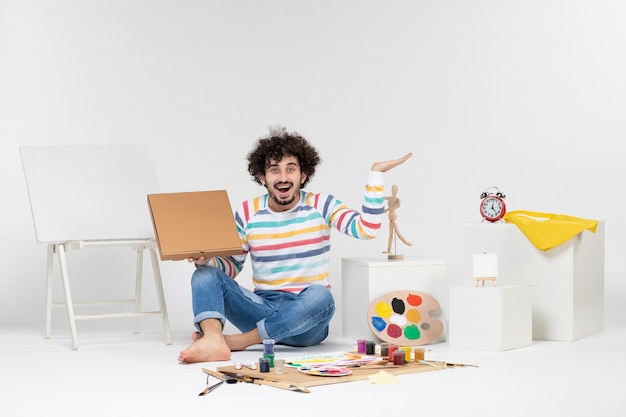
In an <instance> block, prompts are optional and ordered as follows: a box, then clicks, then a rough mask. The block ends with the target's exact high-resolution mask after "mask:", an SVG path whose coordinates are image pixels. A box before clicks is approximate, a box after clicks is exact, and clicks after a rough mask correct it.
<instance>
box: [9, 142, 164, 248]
mask: <svg viewBox="0 0 626 417" xmlns="http://www.w3.org/2000/svg"><path fill="white" fill-rule="evenodd" d="M20 154H21V157H22V165H23V168H24V174H25V176H26V185H27V188H28V195H29V199H30V206H31V210H32V215H33V221H34V226H35V234H36V238H37V241H38V242H39V243H56V242H67V241H72V240H84V241H87V240H112V239H145V238H153V237H154V230H153V227H152V220H151V218H150V212H149V210H148V203H147V195H148V194H151V193H158V192H160V189H159V181H158V176H157V172H156V168H155V165H154V161H153V158H152V151H151V148H150V145H139V144H138V145H133V144H131V145H69V146H22V147H20Z"/></svg>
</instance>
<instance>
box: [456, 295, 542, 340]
mask: <svg viewBox="0 0 626 417" xmlns="http://www.w3.org/2000/svg"><path fill="white" fill-rule="evenodd" d="M448 301H449V303H450V308H449V314H448V316H449V319H448V320H449V327H448V344H449V345H450V347H455V348H468V349H482V350H499V351H502V350H509V349H515V348H520V347H524V346H529V345H531V344H532V289H531V287H530V285H497V286H495V287H493V286H491V285H489V286H485V287H482V286H480V287H476V286H471V287H470V286H462V287H461V286H459V287H451V288H450V298H449V299H448Z"/></svg>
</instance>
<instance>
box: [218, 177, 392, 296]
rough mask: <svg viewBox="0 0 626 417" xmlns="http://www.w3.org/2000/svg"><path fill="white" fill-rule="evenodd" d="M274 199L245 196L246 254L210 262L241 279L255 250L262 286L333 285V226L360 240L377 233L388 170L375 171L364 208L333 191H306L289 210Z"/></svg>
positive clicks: (240, 219) (241, 226)
mask: <svg viewBox="0 0 626 417" xmlns="http://www.w3.org/2000/svg"><path fill="white" fill-rule="evenodd" d="M268 199H269V195H268V194H265V195H262V196H259V197H256V198H254V199H251V200H247V201H244V202H243V203H242V204H241V206H240V207H239V209H238V210H237V211H236V213H235V221H236V223H237V229H238V232H239V237H240V239H241V245H242V249H243V250H242V254H241V255H236V256H228V257H217V258H214V259H213V260H212V261H211V262H212V263H210V264H212V265H214V266H215V267H217V268H219V269H221V270H223V271H224V272H225V273H226V274H227V275H229V276H230V277H232V278H235V277H236V276H237V274H238V273H239V272H240V271H241V269H242V268H243V265H244V262H245V260H246V257H247V256H248V255H250V262H251V265H252V281H253V283H254V286H255V288H256V289H259V290H280V291H289V292H295V293H297V292H300V291H302V290H303V289H304V288H306V287H308V286H309V285H314V284H315V285H324V286H326V287H329V286H330V285H329V283H328V273H329V265H330V246H331V245H330V233H331V229H332V228H334V229H336V230H338V231H339V232H341V233H344V234H346V235H348V236H352V237H354V238H357V239H373V238H374V237H376V236H377V234H378V231H379V230H380V227H381V220H382V215H383V213H384V201H385V197H384V183H383V173H382V172H375V171H370V172H369V175H368V182H367V186H366V187H365V195H364V201H363V205H362V208H361V211H357V210H354V209H351V208H349V207H347V206H346V205H345V204H343V203H342V202H341V201H340V200H339V199H337V198H336V197H334V196H333V195H330V194H322V193H317V194H315V193H310V192H306V191H303V190H301V191H300V202H299V203H298V204H297V205H296V206H295V207H293V208H292V209H291V210H288V211H284V212H273V211H271V210H270V209H269V207H268Z"/></svg>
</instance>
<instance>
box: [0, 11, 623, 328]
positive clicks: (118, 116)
mask: <svg viewBox="0 0 626 417" xmlns="http://www.w3.org/2000/svg"><path fill="white" fill-rule="evenodd" d="M625 21H626V3H624V2H619V1H609V0H593V1H591V0H589V1H583V0H573V1H558V0H545V1H524V2H522V1H513V0H493V1H487V0H478V1H472V2H467V1H415V0H411V1H409V0H406V1H398V0H387V1H373V0H361V1H356V0H355V1H345V0H334V1H329V0H323V1H319V0H318V1H293V0H282V1H280V0H270V1H258V0H247V1H233V0H224V1H213V0H211V1H201V0H197V1H189V0H176V1H173V0H160V1H155V0H87V1H85V0H74V1H72V0H55V1H46V0H23V1H21V0H0V30H1V32H0V138H1V142H0V158H1V165H0V172H1V176H0V192H1V195H2V198H1V199H0V213H1V216H0V253H1V255H0V256H1V260H0V323H2V324H3V325H11V324H22V323H41V325H42V326H43V316H44V277H45V247H43V246H41V245H38V244H37V243H36V241H35V234H34V228H33V224H32V221H31V214H30V207H29V202H28V196H27V192H26V186H25V181H24V176H23V173H22V167H21V161H20V157H19V150H18V148H19V146H21V145H36V144H90V143H91V144H96V143H98V144H102V143H150V144H151V145H152V146H153V151H154V156H155V159H156V162H157V169H158V172H159V177H160V182H161V186H162V190H163V191H164V192H170V191H187V190H201V189H216V188H226V189H228V190H229V193H230V195H231V199H232V200H233V202H234V203H238V202H239V201H240V200H242V199H244V198H248V197H251V196H253V195H256V194H257V193H260V192H261V191H262V190H261V189H260V188H259V187H258V186H256V185H255V184H254V183H252V182H251V181H250V180H249V179H248V176H247V172H246V163H245V155H246V153H247V152H248V150H249V149H250V147H251V146H252V144H253V142H254V140H255V139H256V138H258V137H259V136H260V135H262V134H264V133H265V131H266V127H267V126H268V125H270V124H284V125H286V126H287V127H288V128H290V129H293V130H298V131H299V132H301V133H302V134H304V135H305V136H307V137H309V138H310V139H311V140H312V142H313V143H314V144H316V145H317V146H318V148H319V150H320V152H321V154H322V157H323V164H322V165H321V167H320V171H319V173H318V174H317V175H316V177H315V178H314V180H313V181H312V183H311V185H310V187H309V189H310V190H313V191H329V192H333V193H335V194H336V195H338V196H339V197H340V198H342V199H343V200H344V201H346V202H347V203H349V204H351V205H358V204H360V201H361V194H362V186H363V181H364V180H365V177H366V175H365V174H366V171H367V169H368V168H369V166H370V165H371V163H372V162H374V161H375V160H379V159H390V158H395V157H399V156H401V155H403V154H404V153H405V152H407V151H413V152H414V153H415V157H414V158H413V159H412V160H411V161H410V162H409V163H407V164H406V165H404V166H402V167H400V168H398V169H396V170H394V171H392V172H390V173H389V175H388V185H389V186H391V185H392V184H398V185H399V188H400V194H399V196H400V197H401V198H402V208H401V209H400V210H399V212H398V214H399V224H400V230H401V231H402V232H403V234H404V235H405V236H406V237H407V238H408V239H409V240H411V241H412V242H413V246H412V247H400V250H401V251H402V252H403V253H404V254H405V255H407V256H424V257H429V258H436V259H445V261H446V262H447V265H448V279H449V281H450V282H451V283H460V282H461V280H462V275H463V265H462V264H463V233H462V228H463V224H464V223H467V222H475V221H478V220H479V217H478V204H479V201H480V200H479V197H478V196H479V194H480V192H481V191H483V190H484V189H485V188H486V187H489V186H492V185H496V186H498V187H500V189H501V190H502V191H503V192H505V194H507V200H506V201H507V205H508V208H509V210H517V209H520V210H534V211H546V212H558V213H565V214H570V215H574V216H579V217H587V218H595V219H604V220H606V230H607V232H606V263H605V271H606V276H605V282H606V296H607V298H606V304H607V307H606V308H607V318H606V322H607V325H611V323H623V312H624V309H623V307H622V306H621V304H622V301H621V300H623V298H624V294H625V292H626V290H625V285H624V284H623V281H624V271H625V268H624V258H625V257H624V256H623V253H624V251H625V249H626V248H625V245H626V244H625V243H624V239H622V238H620V236H621V235H623V234H625V233H626V220H625V218H624V215H623V213H624V212H625V210H626V201H625V198H624V189H623V187H622V185H623V178H624V168H623V164H622V163H620V162H621V161H622V160H623V156H624V152H623V148H624V145H623V143H624V139H625V138H626V120H625V118H624V115H625V114H626V81H625V80H626V77H624V74H626V55H625V54H624V51H625V50H626V25H624V22H625ZM386 234H387V231H386V230H383V236H384V237H383V238H382V239H378V240H375V241H372V242H355V241H353V240H350V239H348V238H345V237H343V236H339V235H335V238H334V247H333V257H334V259H333V263H332V270H331V274H332V277H331V280H332V282H333V283H334V285H335V291H336V292H337V295H339V294H340V290H341V287H340V283H341V281H340V272H341V263H340V260H341V258H342V257H348V256H380V253H381V251H382V250H383V249H384V248H386V239H385V238H386ZM71 255H72V259H71V267H72V268H74V269H73V271H74V272H73V273H74V274H78V275H80V274H81V273H87V274H94V275H97V276H98V277H100V278H101V284H100V285H95V284H93V283H91V281H90V283H89V284H85V283H82V282H80V280H78V283H77V284H76V288H75V294H74V295H75V299H77V298H81V297H83V296H84V297H90V296H94V295H95V296H100V295H101V294H108V293H114V289H117V288H119V287H121V286H122V285H124V286H127V284H126V280H125V279H123V278H122V277H121V275H119V274H121V271H123V270H124V268H123V267H129V268H130V270H131V271H132V266H130V265H131V264H132V260H131V259H129V260H128V261H126V260H124V261H121V262H118V261H115V262H112V261H111V258H109V257H100V258H98V257H96V256H95V255H94V254H91V253H87V254H86V255H85V256H86V260H83V258H80V259H79V258H76V256H77V254H74V253H72V254H71ZM113 259H114V258H113ZM100 263H102V264H105V265H112V266H113V267H114V268H115V269H114V270H115V273H114V275H112V276H110V275H103V272H102V271H101V270H102V269H103V268H101V267H100ZM191 269H192V267H190V266H189V265H188V264H186V263H184V262H177V263H175V262H165V263H163V264H162V272H163V278H164V284H165V287H166V288H165V291H166V298H167V302H168V309H169V313H170V320H171V324H172V328H173V330H174V331H183V332H186V331H190V330H191V319H192V315H191V306H190V294H189V276H190V273H191ZM118 270H119V271H118ZM118 272H119V273H118ZM246 277H247V276H246V275H245V274H244V276H242V280H243V281H244V283H245V282H246V281H245V280H246V279H247V278H246ZM130 288H131V287H130V286H129V289H130ZM148 298H149V297H148ZM337 298H338V301H340V297H337ZM339 307H340V306H339ZM339 310H340V308H339ZM339 315H340V311H339ZM339 315H338V317H337V319H336V320H335V325H337V324H339V323H340V320H339ZM59 316H60V317H61V318H62V316H61V314H59ZM89 325H90V326H91V325H92V324H89ZM55 328H57V327H56V326H55ZM57 329H58V331H65V328H57Z"/></svg>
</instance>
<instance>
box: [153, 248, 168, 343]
mask: <svg viewBox="0 0 626 417" xmlns="http://www.w3.org/2000/svg"><path fill="white" fill-rule="evenodd" d="M150 259H151V260H152V272H153V273H154V284H155V285H154V287H155V288H156V292H157V298H158V300H159V309H160V310H161V318H162V321H163V333H164V336H165V344H166V345H170V344H171V343H172V336H171V335H170V322H169V318H168V317H167V308H166V307H165V295H164V293H163V281H162V279H161V269H160V268H159V259H158V257H157V252H156V247H155V246H154V245H150Z"/></svg>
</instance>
